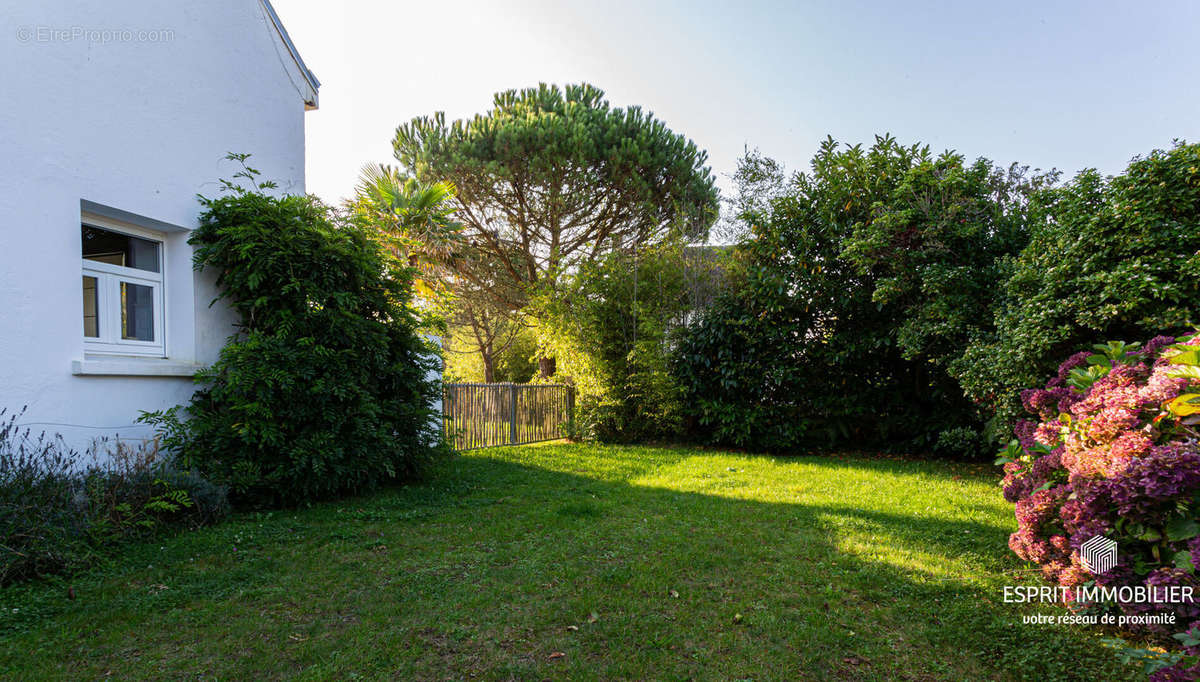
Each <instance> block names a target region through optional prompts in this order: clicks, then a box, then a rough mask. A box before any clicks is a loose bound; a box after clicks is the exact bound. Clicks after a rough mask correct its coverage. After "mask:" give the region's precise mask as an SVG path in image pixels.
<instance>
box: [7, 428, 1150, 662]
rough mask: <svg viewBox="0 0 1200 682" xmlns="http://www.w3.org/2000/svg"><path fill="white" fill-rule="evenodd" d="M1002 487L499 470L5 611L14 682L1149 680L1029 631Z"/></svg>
mask: <svg viewBox="0 0 1200 682" xmlns="http://www.w3.org/2000/svg"><path fill="white" fill-rule="evenodd" d="M995 478H996V477H995V473H994V471H993V470H991V469H990V467H981V466H971V465H962V464H942V463H930V462H911V461H896V460H882V459H858V458H819V457H801V458H787V459H785V458H771V457H759V456H747V455H738V454H727V453H720V452H711V451H702V450H688V449H669V448H640V447H623V448H613V447H595V446H576V445H561V444H553V445H543V446H526V447H518V448H504V449H492V450H479V451H475V452H472V453H469V454H467V455H463V456H460V457H457V458H455V459H453V460H450V461H448V462H447V463H446V464H445V465H444V467H443V469H442V470H441V471H439V472H438V474H437V475H436V476H435V477H433V478H432V479H431V480H430V481H429V482H428V483H426V484H422V485H417V486H411V487H407V488H403V489H398V490H393V491H386V492H383V493H380V494H377V495H374V496H370V497H364V498H358V499H353V500H348V501H343V502H340V503H332V504H326V505H319V506H315V507H313V508H311V509H307V510H301V511H288V512H277V513H274V514H269V515H243V516H239V517H237V518H236V519H235V520H234V521H232V522H230V523H227V524H224V525H222V526H219V527H216V528H212V529H208V530H205V531H201V532H196V533H186V534H181V535H178V536H176V537H172V538H169V539H166V540H162V541H159V542H156V543H154V544H141V545H136V546H131V547H129V548H126V549H125V550H124V551H123V552H122V555H121V557H120V558H119V559H117V560H115V561H114V562H112V563H111V564H110V565H108V566H104V567H101V568H99V569H97V570H95V571H93V572H91V573H89V574H87V575H84V576H77V577H76V578H75V579H74V580H73V581H71V582H65V581H64V582H53V583H41V584H35V585H28V586H24V587H18V588H10V589H8V590H6V591H4V592H0V610H2V613H0V677H4V678H16V679H41V678H73V679H79V678H94V677H101V676H105V675H113V676H115V677H119V678H124V679H128V678H161V677H198V676H200V677H205V678H219V679H279V678H298V679H354V678H370V679H377V678H387V679H433V678H436V679H445V678H482V679H510V678H517V679H545V678H551V679H566V678H569V679H618V678H625V679H755V680H766V679H799V680H805V679H811V680H827V679H854V680H857V679H863V680H870V679H880V680H891V679H910V680H930V679H939V680H940V679H945V680H967V679H970V680H983V679H1070V678H1079V679H1091V680H1097V679H1105V680H1111V679H1124V678H1131V677H1132V672H1133V671H1131V670H1129V669H1121V668H1117V667H1116V664H1115V663H1114V658H1113V654H1112V653H1111V652H1109V651H1108V650H1106V649H1104V648H1102V647H1101V646H1100V645H1099V643H1098V642H1097V638H1098V637H1099V634H1098V633H1094V632H1090V631H1088V630H1086V629H1084V628H1078V627H1056V626H1045V625H1028V626H1026V625H1022V624H1021V615H1022V613H1023V611H1022V610H1020V609H1019V608H1017V607H1016V606H1014V605H1006V604H1003V603H1001V599H1002V594H1001V587H1002V586H1003V585H1004V584H1011V583H1013V581H1014V580H1017V579H1018V578H1020V577H1024V582H1028V581H1030V580H1031V578H1030V577H1029V576H1027V575H1025V574H1024V573H1023V571H1022V569H1021V567H1020V566H1019V565H1018V563H1017V562H1016V561H1015V560H1014V559H1013V558H1012V557H1011V555H1010V553H1009V552H1008V550H1007V548H1006V546H1005V542H1006V539H1007V535H1008V533H1009V532H1010V531H1011V529H1012V526H1013V520H1012V509H1011V506H1010V505H1008V504H1006V503H1005V502H1004V501H1003V500H1002V499H1001V497H1000V495H999V492H998V489H997V487H996V485H995ZM1018 584H1019V583H1018ZM68 587H73V590H74V595H75V598H74V599H73V600H72V599H68Z"/></svg>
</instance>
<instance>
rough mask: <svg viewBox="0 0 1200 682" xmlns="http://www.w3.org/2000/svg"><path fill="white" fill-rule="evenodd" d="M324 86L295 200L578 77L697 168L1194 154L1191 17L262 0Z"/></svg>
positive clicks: (839, 5)
mask: <svg viewBox="0 0 1200 682" xmlns="http://www.w3.org/2000/svg"><path fill="white" fill-rule="evenodd" d="M273 4H274V6H275V8H276V11H277V12H278V14H279V15H280V17H281V19H282V20H283V22H284V24H285V26H286V27H287V29H288V32H289V33H290V34H291V37H292V39H293V42H294V43H295V44H296V46H297V48H298V49H299V50H300V53H301V55H302V56H303V57H304V60H305V62H306V63H307V64H308V66H309V68H310V69H312V70H313V72H314V73H316V75H317V78H318V79H320V81H321V90H320V109H319V110H317V111H313V112H309V113H308V114H307V115H306V138H307V140H306V142H307V186H308V191H309V192H311V193H314V194H317V195H318V196H320V197H321V198H323V199H325V200H326V201H331V202H336V201H338V200H339V199H341V198H342V197H345V196H348V195H349V194H351V193H352V192H353V188H354V185H355V182H356V180H357V177H358V171H359V169H360V168H361V167H362V165H363V164H364V163H368V162H371V163H374V162H391V161H393V158H392V150H391V139H392V136H393V134H394V131H395V128H396V126H397V125H399V124H400V123H402V122H406V121H408V120H410V119H411V118H413V117H415V116H422V115H429V114H432V113H434V112H436V111H444V112H446V115H447V118H450V119H454V118H466V117H470V116H472V115H474V114H476V113H481V112H484V111H486V110H487V109H489V108H490V107H491V102H492V95H493V93H495V92H498V91H502V90H508V89H513V88H523V87H530V86H535V85H537V84H538V83H540V82H546V83H557V84H560V85H561V84H565V83H577V82H582V81H586V82H589V83H591V84H593V85H595V86H597V87H599V88H601V89H603V90H604V91H605V92H606V94H607V98H608V100H609V101H610V102H611V103H612V104H613V105H614V106H627V105H633V104H637V105H641V106H642V107H643V108H645V109H647V110H649V111H652V112H654V114H655V115H656V116H657V117H658V118H660V119H662V120H663V121H664V122H665V123H666V124H667V125H668V126H669V127H670V128H671V129H673V130H674V131H675V132H677V133H680V134H682V135H685V136H687V137H688V138H690V139H692V140H694V141H695V142H696V144H697V145H698V146H699V147H700V148H701V149H705V150H707V152H708V154H709V164H710V165H711V167H712V169H713V171H714V174H715V175H716V176H717V179H718V185H719V186H721V187H722V188H723V189H724V190H728V189H729V186H730V184H729V181H728V178H727V176H728V174H729V173H732V172H733V170H734V169H735V168H736V165H737V160H738V158H739V157H740V156H741V155H742V154H743V152H744V150H745V149H747V148H758V149H760V150H761V151H762V152H763V153H764V154H766V155H767V156H770V157H773V158H776V159H778V160H780V161H782V162H783V163H785V164H786V165H787V167H788V168H789V169H791V170H796V169H804V168H806V167H807V165H808V162H809V159H811V157H812V155H813V153H814V152H815V151H816V149H817V145H818V144H819V143H820V142H821V141H822V140H823V139H824V138H825V137H826V136H827V135H832V136H833V137H834V138H835V139H837V140H839V141H844V142H851V143H854V142H864V143H867V144H869V143H870V142H871V141H872V140H873V139H874V136H875V135H876V134H877V133H890V134H892V135H893V136H895V137H897V138H898V139H899V141H900V142H902V143H913V142H922V143H926V144H929V145H930V146H931V147H932V148H933V150H934V151H935V152H937V151H941V150H943V149H953V150H955V151H957V152H959V153H962V154H964V155H965V156H967V157H968V158H971V159H973V158H976V157H979V156H983V157H987V158H989V159H992V160H993V161H996V162H998V163H1001V164H1003V165H1007V164H1009V163H1011V162H1014V161H1017V162H1020V163H1022V164H1028V165H1030V166H1032V167H1035V168H1043V169H1048V168H1058V169H1060V170H1062V171H1064V172H1065V173H1066V174H1067V176H1068V177H1069V176H1071V175H1073V174H1074V173H1076V172H1077V171H1079V170H1081V169H1083V168H1098V169H1099V170H1100V171H1102V172H1104V173H1108V174H1111V173H1119V172H1121V170H1123V169H1124V167H1125V165H1126V164H1127V163H1128V161H1129V160H1130V159H1131V158H1132V157H1133V156H1135V155H1137V154H1144V153H1147V152H1149V151H1151V150H1153V149H1155V148H1165V147H1168V146H1170V144H1171V143H1172V140H1174V139H1176V138H1182V139H1187V140H1189V141H1197V140H1200V87H1198V86H1200V49H1197V45H1200V2H1193V1H1191V0H1181V1H1179V2H1108V1H1107V0H1105V1H1091V2H1082V1H1081V2H1006V3H997V2H988V3H984V2H938V3H932V2H883V1H881V2H874V3H872V2H726V3H718V2H709V1H706V0H693V1H692V2H683V1H678V2H649V1H643V2H625V1H624V0H578V1H573V0H559V1H553V0H493V1H487V0H478V1H476V0H438V1H434V2H429V1H426V2H420V1H415V2H414V1H405V2H370V1H367V0H345V1H344V2H331V1H330V0H273Z"/></svg>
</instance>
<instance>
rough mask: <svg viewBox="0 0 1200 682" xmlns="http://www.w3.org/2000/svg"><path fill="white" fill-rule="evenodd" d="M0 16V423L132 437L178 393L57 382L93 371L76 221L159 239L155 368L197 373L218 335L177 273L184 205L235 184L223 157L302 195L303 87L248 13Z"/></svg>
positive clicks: (178, 385) (182, 269)
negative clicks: (85, 217)
mask: <svg viewBox="0 0 1200 682" xmlns="http://www.w3.org/2000/svg"><path fill="white" fill-rule="evenodd" d="M8 4H9V7H7V8H6V10H5V14H6V16H5V21H4V22H3V26H4V29H3V30H4V31H5V34H4V35H0V63H3V64H5V65H6V68H5V78H4V82H3V83H2V84H0V87H2V88H3V89H4V90H5V97H4V104H3V106H0V253H2V256H0V257H2V258H3V265H2V266H0V324H2V326H0V407H7V408H9V409H14V408H20V407H21V406H23V405H27V406H28V411H27V412H26V415H25V417H24V418H23V419H22V421H23V422H24V423H27V424H30V425H31V426H33V428H34V429H35V430H46V431H49V432H60V433H62V434H63V436H64V437H65V438H67V439H68V441H69V442H71V443H72V444H74V445H79V446H85V445H87V444H88V443H89V442H90V441H91V440H92V439H93V438H95V437H97V436H101V435H112V434H114V433H120V435H122V436H127V437H128V436H133V437H136V436H139V435H144V434H145V429H144V427H135V426H133V424H134V420H135V419H136V417H137V415H138V413H139V412H140V411H141V410H153V409H159V408H162V407H167V406H170V405H174V404H178V403H181V402H184V401H186V399H187V397H188V395H189V394H190V392H191V390H192V383H191V380H190V379H188V378H182V377H151V376H82V375H77V374H73V373H72V371H73V364H72V363H73V362H76V361H84V360H91V361H93V364H94V361H96V358H86V357H85V353H84V341H83V323H82V315H81V310H82V305H83V303H82V293H81V287H80V267H81V263H80V260H81V259H80V220H81V212H82V211H83V210H85V209H86V208H87V207H88V206H92V207H94V208H96V209H97V210H100V209H106V208H107V209H116V212H117V214H118V215H124V217H125V218H128V219H129V220H130V222H133V223H134V224H139V225H143V226H146V225H148V226H150V227H152V228H154V229H159V230H161V231H163V232H165V233H166V234H167V239H166V246H165V250H164V259H165V261H166V264H165V273H164V281H165V295H166V305H165V308H166V317H167V323H168V328H167V333H166V341H167V351H166V352H167V355H168V359H169V360H171V361H175V362H178V363H204V362H208V361H211V360H212V359H213V358H214V357H215V356H216V354H217V352H218V350H219V348H220V345H221V343H222V342H223V341H224V339H225V337H226V336H227V335H228V334H229V332H230V330H231V327H230V321H231V318H230V316H229V314H228V312H227V311H225V310H224V309H222V308H219V307H218V308H209V307H208V303H209V301H210V300H211V299H212V297H213V295H214V290H213V287H212V283H211V281H209V280H207V279H205V278H204V277H203V276H198V275H196V274H194V273H193V272H192V269H191V264H190V259H191V247H189V246H188V245H187V244H186V243H185V240H186V238H187V230H188V229H190V228H192V227H194V226H195V223H196V217H197V214H198V211H199V205H198V204H197V202H196V194H198V193H199V194H206V195H210V196H215V195H216V194H217V190H218V186H217V183H216V180H217V179H218V178H220V177H229V176H230V175H231V174H232V173H233V172H234V171H235V170H236V169H235V168H234V167H233V166H232V165H231V164H230V163H229V162H227V161H223V160H222V157H223V156H224V154H225V153H226V152H228V151H235V152H248V153H251V154H253V158H252V160H251V163H252V165H253V166H255V167H256V168H258V169H260V170H261V171H262V172H263V177H264V178H269V179H274V180H276V181H277V182H278V183H279V185H280V191H285V192H297V193H301V192H303V191H304V108H305V107H304V101H303V94H302V91H303V89H304V87H305V86H306V83H305V81H304V80H303V76H302V74H301V72H300V71H299V69H298V68H297V67H296V66H295V64H294V62H292V61H291V58H290V55H289V53H288V52H287V50H286V48H285V47H284V46H283V44H282V43H281V41H279V39H278V37H277V35H276V33H275V29H274V27H273V25H272V24H271V22H270V19H269V18H268V16H267V15H266V13H265V11H264V8H263V7H262V5H260V3H259V2H258V0H206V1H205V2H203V3H181V2H163V1H162V0H141V1H133V0H123V1H121V2H113V1H112V0H93V1H91V2H71V3H20V4H18V3H8ZM105 31H107V32H108V33H103V32H105ZM143 32H145V33H143ZM120 212H125V213H124V214H121V213H120ZM75 369H76V370H78V369H79V367H78V366H76V368H75Z"/></svg>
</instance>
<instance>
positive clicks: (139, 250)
mask: <svg viewBox="0 0 1200 682" xmlns="http://www.w3.org/2000/svg"><path fill="white" fill-rule="evenodd" d="M149 237H150V235H134V234H126V233H124V232H117V231H115V230H111V229H108V228H104V227H97V226H95V225H91V224H87V223H84V224H83V230H82V235H81V239H82V243H83V336H84V347H85V349H86V350H88V351H90V352H98V353H114V354H121V355H152V356H157V357H163V356H164V355H165V353H164V349H165V348H166V346H165V344H164V343H163V278H162V242H161V241H159V240H155V239H152V238H149Z"/></svg>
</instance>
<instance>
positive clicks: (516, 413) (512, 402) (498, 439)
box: [442, 384, 575, 450]
mask: <svg viewBox="0 0 1200 682" xmlns="http://www.w3.org/2000/svg"><path fill="white" fill-rule="evenodd" d="M442 391H443V394H442V423H443V428H444V429H445V432H446V437H447V439H448V440H449V441H450V442H451V444H453V446H454V449H456V450H472V449H474V448H487V447H494V446H497V445H521V444H523V443H536V442H538V441H544V440H554V439H556V438H562V437H563V434H564V430H565V429H566V428H567V427H568V426H569V424H570V421H571V418H572V414H573V412H574V410H575V387H574V386H570V385H567V384H443V389H442Z"/></svg>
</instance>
